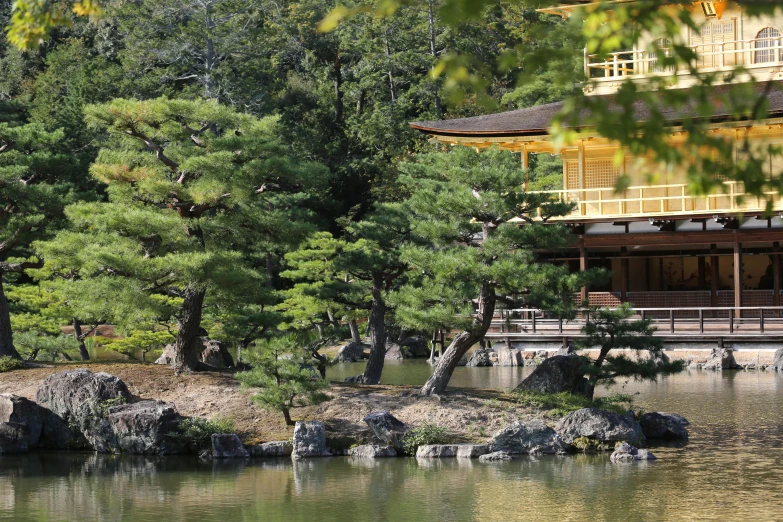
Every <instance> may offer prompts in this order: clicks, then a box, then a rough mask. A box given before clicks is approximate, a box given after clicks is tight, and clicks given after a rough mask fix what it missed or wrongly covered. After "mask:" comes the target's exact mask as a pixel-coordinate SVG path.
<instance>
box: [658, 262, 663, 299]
mask: <svg viewBox="0 0 783 522" xmlns="http://www.w3.org/2000/svg"><path fill="white" fill-rule="evenodd" d="M658 290H659V291H661V292H663V290H664V288H663V258H662V257H659V258H658Z"/></svg>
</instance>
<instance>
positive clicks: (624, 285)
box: [620, 248, 629, 303]
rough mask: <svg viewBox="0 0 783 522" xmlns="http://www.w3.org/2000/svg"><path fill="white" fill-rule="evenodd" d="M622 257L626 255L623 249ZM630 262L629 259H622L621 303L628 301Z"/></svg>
mask: <svg viewBox="0 0 783 522" xmlns="http://www.w3.org/2000/svg"><path fill="white" fill-rule="evenodd" d="M621 255H625V248H623V249H622V252H621ZM628 262H629V259H628V258H627V257H621V258H620V302H623V303H625V302H627V301H628V272H629V270H628Z"/></svg>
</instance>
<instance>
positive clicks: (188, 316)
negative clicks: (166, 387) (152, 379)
mask: <svg viewBox="0 0 783 522" xmlns="http://www.w3.org/2000/svg"><path fill="white" fill-rule="evenodd" d="M205 295H206V292H205V291H204V290H198V289H195V288H193V287H188V289H187V290H186V291H185V300H184V302H183V303H182V315H181V316H180V318H179V332H178V333H177V341H176V343H175V344H174V360H173V361H172V362H171V366H172V368H175V369H177V370H188V371H198V370H199V369H201V368H202V366H203V365H202V363H201V361H200V358H199V355H200V354H201V352H202V349H201V348H203V346H202V343H201V338H200V337H201V336H200V333H201V313H202V311H203V307H204V296H205Z"/></svg>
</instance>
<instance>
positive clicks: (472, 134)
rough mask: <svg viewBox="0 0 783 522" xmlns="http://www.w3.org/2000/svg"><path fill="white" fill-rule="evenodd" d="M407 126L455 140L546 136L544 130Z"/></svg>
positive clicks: (412, 124) (415, 124) (546, 133)
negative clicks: (477, 129) (463, 129)
mask: <svg viewBox="0 0 783 522" xmlns="http://www.w3.org/2000/svg"><path fill="white" fill-rule="evenodd" d="M409 125H410V126H411V127H412V128H413V129H416V130H417V131H420V132H423V133H424V134H429V135H431V136H444V137H457V138H515V137H521V136H548V135H549V132H548V131H547V130H546V129H530V130H503V131H491V130H490V131H456V130H447V129H437V128H434V127H427V126H424V125H419V124H418V123H416V122H413V123H409Z"/></svg>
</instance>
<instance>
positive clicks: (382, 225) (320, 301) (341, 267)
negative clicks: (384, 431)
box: [282, 204, 410, 384]
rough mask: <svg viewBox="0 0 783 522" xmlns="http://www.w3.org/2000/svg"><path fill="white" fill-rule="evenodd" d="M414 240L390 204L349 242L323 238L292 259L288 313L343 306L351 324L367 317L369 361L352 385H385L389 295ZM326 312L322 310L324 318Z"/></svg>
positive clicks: (348, 235) (353, 231)
mask: <svg viewBox="0 0 783 522" xmlns="http://www.w3.org/2000/svg"><path fill="white" fill-rule="evenodd" d="M409 237H410V224H409V221H408V218H407V215H406V213H405V209H404V208H402V207H401V206H400V205H396V204H387V205H382V206H380V207H379V208H378V209H377V210H376V211H375V212H373V213H371V214H369V215H368V216H366V217H365V218H364V219H362V220H360V221H357V222H352V223H349V224H347V225H346V227H345V237H344V238H342V239H335V238H332V237H331V236H330V235H329V234H328V233H322V234H319V235H318V236H316V237H314V238H313V239H312V240H311V242H310V243H309V245H308V246H309V248H306V249H303V250H300V251H297V252H293V253H291V254H289V256H288V258H287V260H288V262H289V264H290V265H291V268H292V269H291V270H288V271H286V272H284V273H283V274H282V275H283V276H284V277H287V278H290V279H294V280H298V282H297V284H295V285H294V287H293V288H292V289H291V290H290V291H289V293H288V295H289V298H288V299H287V300H286V302H285V303H284V304H283V306H284V307H286V308H287V310H288V313H290V314H296V313H300V314H301V313H303V312H304V313H312V311H313V310H318V307H319V306H333V307H335V306H339V307H342V309H343V310H344V311H345V312H346V313H347V314H348V317H349V319H354V318H356V317H357V316H358V314H359V313H362V312H363V313H364V314H366V315H365V316H366V317H368V322H369V330H370V337H371V339H372V344H371V347H370V358H369V360H368V361H367V366H366V368H365V370H364V372H363V373H362V375H359V376H357V377H354V378H352V379H350V380H352V381H353V382H359V383H363V384H378V383H379V382H380V380H381V374H382V372H383V365H384V360H385V356H386V337H387V334H386V316H387V311H388V306H387V303H386V295H387V294H388V293H389V292H390V291H392V290H393V289H395V288H396V287H397V286H398V285H399V284H400V282H401V281H402V280H403V276H404V275H405V274H406V272H407V270H408V266H407V264H406V263H405V262H403V261H402V260H401V259H400V247H401V246H402V245H403V243H404V242H405V241H406V240H407V239H409ZM360 311H362V312H360ZM324 312H325V309H324V308H321V309H320V314H324Z"/></svg>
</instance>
